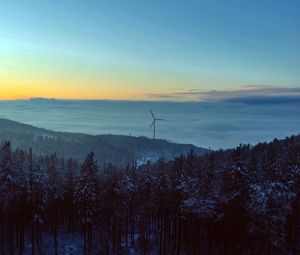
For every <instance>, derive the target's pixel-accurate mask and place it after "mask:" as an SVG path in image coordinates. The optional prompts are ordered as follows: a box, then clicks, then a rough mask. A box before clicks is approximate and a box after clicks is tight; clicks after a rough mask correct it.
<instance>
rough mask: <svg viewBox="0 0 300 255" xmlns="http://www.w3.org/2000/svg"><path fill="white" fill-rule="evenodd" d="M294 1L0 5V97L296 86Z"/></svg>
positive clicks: (299, 58)
mask: <svg viewBox="0 0 300 255" xmlns="http://www.w3.org/2000/svg"><path fill="white" fill-rule="evenodd" d="M299 29H300V2H299V1H298V0H287V1H284V0H252V1H243V0H236V1H231V0H228V1H224V0H219V1H214V0H209V1H201V0H198V1H175V0H172V1H161V0H160V1H156V0H154V1H153V0H152V1H144V0H132V1H113V0H110V1H53V0H51V1H50V0H48V1H47V0H44V1H18V0H11V1H5V2H3V3H1V8H0V89H1V90H0V99H13V98H30V97H56V98H85V99H95V98H99V99H152V98H151V97H150V98H149V97H148V95H152V94H153V93H154V94H164V93H166V94H168V93H179V94H180V93H181V94H182V95H183V97H184V94H185V93H184V92H185V91H191V90H197V91H199V90H200V91H209V90H214V89H216V90H226V89H228V90H230V91H232V89H234V88H238V89H240V88H241V87H243V86H250V85H251V86H257V85H271V86H273V87H274V88H276V87H281V88H285V87H286V88H293V87H296V88H299V87H300V71H299V70H300V30H299Z"/></svg>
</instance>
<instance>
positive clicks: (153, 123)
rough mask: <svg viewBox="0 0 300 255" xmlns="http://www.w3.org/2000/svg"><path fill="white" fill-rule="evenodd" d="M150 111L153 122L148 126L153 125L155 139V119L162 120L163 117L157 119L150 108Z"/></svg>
mask: <svg viewBox="0 0 300 255" xmlns="http://www.w3.org/2000/svg"><path fill="white" fill-rule="evenodd" d="M150 113H151V115H152V118H153V122H152V124H151V125H150V127H149V128H152V127H153V139H155V128H156V121H164V119H158V118H156V117H155V115H154V113H153V112H152V110H150Z"/></svg>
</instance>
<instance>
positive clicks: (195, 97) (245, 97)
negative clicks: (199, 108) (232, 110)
mask: <svg viewBox="0 0 300 255" xmlns="http://www.w3.org/2000/svg"><path fill="white" fill-rule="evenodd" d="M145 97H146V98H148V99H155V100H167V101H226V102H237V103H247V104H264V103H266V104H282V103H300V87H299V88H296V87H294V88H287V87H274V86H270V85H251V86H244V87H240V88H233V89H224V90H207V91H204V90H188V91H181V92H171V93H151V94H146V95H145Z"/></svg>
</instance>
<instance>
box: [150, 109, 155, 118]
mask: <svg viewBox="0 0 300 255" xmlns="http://www.w3.org/2000/svg"><path fill="white" fill-rule="evenodd" d="M150 113H151V115H152V118H153V119H154V120H155V116H154V114H153V112H152V110H150Z"/></svg>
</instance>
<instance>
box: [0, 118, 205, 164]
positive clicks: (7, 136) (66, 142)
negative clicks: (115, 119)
mask: <svg viewBox="0 0 300 255" xmlns="http://www.w3.org/2000/svg"><path fill="white" fill-rule="evenodd" d="M4 140H10V141H11V143H12V146H13V147H14V148H21V149H25V150H28V149H29V148H30V147H32V149H33V152H34V153H35V154H37V155H47V154H51V153H56V154H57V155H58V156H59V157H64V158H68V157H75V158H76V159H78V160H79V161H82V160H83V159H84V158H85V156H86V154H87V153H88V152H89V151H93V152H94V153H95V156H96V158H97V160H98V161H99V163H100V164H104V163H113V164H116V165H125V164H128V163H131V162H132V161H134V160H136V161H137V162H138V163H143V162H146V161H147V160H156V159H158V158H160V157H162V156H163V157H164V158H166V159H171V158H173V157H174V156H176V155H178V154H180V153H183V154H186V153H187V152H188V151H190V150H191V149H193V150H194V152H195V153H196V154H198V155H201V154H203V153H206V152H208V150H206V149H203V148H198V147H196V146H194V145H190V144H176V143H171V142H168V141H166V140H153V139H149V138H146V137H133V136H123V135H87V134H80V133H66V132H55V131H51V130H47V129H42V128H37V127H34V126H31V125H27V124H22V123H19V122H15V121H11V120H7V119H0V142H1V141H4Z"/></svg>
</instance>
